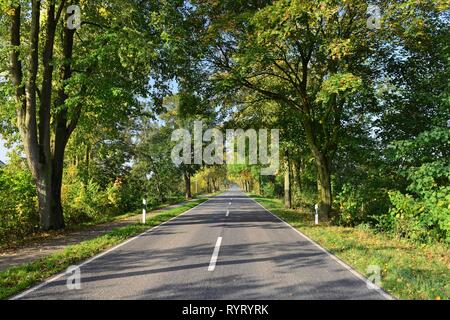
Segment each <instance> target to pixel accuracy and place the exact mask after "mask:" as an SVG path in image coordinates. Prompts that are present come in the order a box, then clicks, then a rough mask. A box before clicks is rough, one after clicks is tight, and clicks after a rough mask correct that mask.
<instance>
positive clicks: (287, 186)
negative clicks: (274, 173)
mask: <svg viewBox="0 0 450 320" xmlns="http://www.w3.org/2000/svg"><path fill="white" fill-rule="evenodd" d="M291 198H292V193H291V168H290V165H289V158H287V159H286V161H285V170H284V207H285V208H288V209H290V208H292V199H291Z"/></svg>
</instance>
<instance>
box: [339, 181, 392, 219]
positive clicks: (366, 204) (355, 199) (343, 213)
mask: <svg viewBox="0 0 450 320" xmlns="http://www.w3.org/2000/svg"><path fill="white" fill-rule="evenodd" d="M388 202H389V199H388V196H387V193H386V192H385V191H384V190H383V189H380V188H379V187H378V185H376V184H371V183H370V182H368V183H367V184H365V185H361V186H358V185H356V186H355V185H353V184H350V183H346V184H344V185H343V186H342V190H341V191H340V192H339V193H338V194H336V196H335V203H336V204H337V206H338V210H339V212H340V214H339V215H337V216H336V217H335V218H334V221H333V222H334V223H336V224H339V225H343V226H351V227H354V226H356V225H359V224H361V223H369V224H375V223H374V222H375V221H376V219H377V217H379V216H380V215H382V214H385V213H386V212H387V211H388V209H389V205H388Z"/></svg>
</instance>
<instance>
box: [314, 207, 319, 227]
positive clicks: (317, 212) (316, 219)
mask: <svg viewBox="0 0 450 320" xmlns="http://www.w3.org/2000/svg"><path fill="white" fill-rule="evenodd" d="M314 209H316V214H315V215H314V223H315V224H319V205H318V204H317V203H316V205H315V206H314Z"/></svg>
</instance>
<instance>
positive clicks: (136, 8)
mask: <svg viewBox="0 0 450 320" xmlns="http://www.w3.org/2000/svg"><path fill="white" fill-rule="evenodd" d="M0 3H1V15H0V30H1V36H0V43H1V44H2V46H1V51H0V91H1V94H0V104H1V111H0V112H1V113H0V116H1V118H0V119H1V122H0V123H1V130H2V131H1V132H2V134H3V136H5V137H7V138H8V140H9V141H10V142H16V143H18V144H19V145H20V148H22V150H23V152H24V154H25V156H26V160H27V163H28V167H29V168H30V172H31V176H32V179H31V181H33V182H34V183H35V186H36V197H37V202H38V204H39V206H38V207H39V216H40V225H41V227H42V228H43V229H58V228H61V227H63V226H64V219H63V218H64V215H63V210H62V208H63V206H62V203H61V199H62V192H64V188H62V186H63V185H64V179H65V177H66V176H67V174H68V173H69V172H67V171H68V170H69V169H70V168H71V167H73V166H74V167H76V168H77V171H76V174H75V176H76V177H77V178H79V179H80V180H81V181H82V183H83V185H84V186H86V185H88V183H89V181H91V180H92V179H97V181H96V183H98V184H99V186H100V187H101V188H103V190H106V188H107V186H108V184H111V183H112V185H113V186H114V184H115V185H116V187H117V186H118V185H121V186H122V187H123V189H126V190H129V193H128V194H127V195H123V196H122V199H128V200H127V201H129V202H130V203H134V202H136V201H135V199H134V198H133V195H139V196H141V195H142V193H143V192H144V190H143V189H144V186H148V184H149V183H150V184H151V190H152V191H151V194H154V195H156V196H155V197H156V198H157V201H158V202H162V201H165V200H166V199H167V198H168V197H169V196H170V195H172V194H176V193H177V192H179V191H180V190H181V189H182V190H184V193H185V196H186V197H190V196H191V194H192V191H191V186H192V185H193V184H195V183H197V185H198V181H197V180H196V179H203V182H204V183H205V184H206V188H207V189H208V190H209V191H213V190H214V189H217V188H218V185H219V184H223V183H224V181H225V180H226V175H227V174H228V177H229V178H232V179H235V180H236V181H239V182H240V183H241V185H242V186H243V188H244V189H246V190H247V191H252V190H258V191H259V192H261V193H266V194H270V195H279V196H281V195H284V197H285V200H286V205H287V206H289V207H290V206H299V205H305V204H307V205H311V204H313V203H316V202H317V203H319V209H320V216H321V217H322V218H323V219H326V220H332V221H335V222H336V223H342V224H348V225H356V224H359V223H370V224H372V225H374V226H377V227H378V228H379V229H380V230H393V231H395V232H397V233H398V234H401V235H405V236H408V237H411V238H416V239H421V240H426V239H431V238H433V239H447V240H448V239H449V238H448V237H449V229H450V226H449V221H450V220H449V219H450V214H449V210H450V208H449V202H450V199H449V174H450V173H449V171H450V170H449V167H448V158H449V144H448V141H449V139H448V136H449V128H448V127H447V120H448V110H449V108H448V107H449V97H448V92H449V90H448V78H449V77H448V75H449V74H448V73H449V68H448V62H449V60H448V45H447V43H449V41H448V40H449V32H448V21H449V16H448V13H449V11H448V9H449V7H448V3H447V1H444V0H439V1H431V0H402V1H395V2H392V1H384V0H380V1H374V2H371V3H369V2H368V1H365V0H355V1H338V0H320V1H317V0H306V1H305V0H302V1H300V0H278V1H268V0H250V1H245V2H242V1H234V0H223V1H213V0H191V1H178V0H165V1H138V0H135V1H126V2H124V1H118V0H117V1H108V2H107V3H105V2H104V1H89V2H82V3H75V2H72V1H66V0H60V1H56V0H51V1H50V0H49V1H38V0H34V1H17V0H14V1H13V0H5V1H2V2H0ZM73 4H77V5H79V6H80V9H81V12H82V20H81V21H82V22H81V28H79V29H71V28H69V26H68V24H67V20H68V19H69V18H70V13H67V10H66V9H67V7H68V6H69V5H73ZM374 4H376V5H378V7H379V8H380V9H381V17H377V16H376V17H373V16H372V17H371V16H370V13H369V14H368V7H369V5H374ZM378 18H380V21H376V22H377V23H375V24H373V23H372V22H373V21H372V20H373V19H378ZM368 19H369V22H370V23H368ZM378 22H379V24H378ZM374 25H375V26H376V27H375V28H374ZM378 25H379V28H378ZM174 87H175V88H176V90H173V89H174ZM171 89H172V90H171ZM171 91H175V92H176V95H175V96H174V95H171V94H170V92H171ZM200 119H201V120H203V122H204V125H205V127H208V128H210V127H215V126H221V127H223V128H234V127H239V128H253V129H258V128H279V129H281V135H280V141H281V146H280V147H281V152H280V154H281V156H282V159H281V160H282V168H281V170H280V171H279V172H278V174H277V176H275V177H263V178H261V177H260V175H259V170H260V168H259V167H257V166H256V167H252V166H245V165H244V166H229V167H228V168H225V167H223V166H214V167H208V168H203V169H202V168H201V166H199V165H181V166H174V165H173V163H171V161H170V151H171V146H173V144H172V142H171V141H170V135H171V132H172V131H173V130H175V129H177V128H186V129H188V130H189V129H192V125H193V122H194V121H195V120H200ZM199 170H202V171H199ZM64 171H66V173H64ZM70 172H72V171H70ZM180 177H181V179H182V181H181V183H182V184H183V187H182V188H181V189H180V188H179V185H178V184H177V183H174V181H177V182H178V181H179V180H178V179H180ZM199 177H203V178H199ZM203 182H201V183H200V184H203ZM94 189H95V188H94ZM124 201H125V200H124Z"/></svg>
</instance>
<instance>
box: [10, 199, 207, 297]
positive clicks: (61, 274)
mask: <svg viewBox="0 0 450 320" xmlns="http://www.w3.org/2000/svg"><path fill="white" fill-rule="evenodd" d="M215 197H216V196H214V197H211V198H209V199H208V200H206V201H203V202H202V203H199V204H198V205H196V206H195V207H192V208H190V209H189V210H186V211H185V212H183V213H181V214H179V215H177V216H175V217H173V218H171V219H169V220H167V221H164V222H163V223H161V224H158V225H157V226H154V227H152V228H150V229H148V230H146V231H144V232H143V233H141V234H139V235H137V236H134V237H133V238H131V239H128V240H126V241H124V242H122V243H120V244H118V245H116V246H115V247H112V248H111V249H108V250H106V251H103V252H102V253H99V254H98V255H96V256H93V257H92V258H89V259H88V260H86V261H84V262H83V263H81V264H79V265H77V267H79V268H81V267H83V266H84V265H86V264H88V263H91V262H92V261H94V260H97V259H98V258H101V257H103V256H105V255H107V254H108V253H110V252H112V251H114V250H117V249H119V248H120V247H122V246H124V245H126V244H128V243H130V242H131V241H134V240H136V239H138V238H140V237H142V236H143V235H145V234H147V233H149V232H151V231H153V230H155V229H157V228H158V227H160V226H162V225H164V224H167V223H169V222H170V221H172V220H175V219H177V218H179V217H181V216H182V215H184V214H186V213H188V212H190V211H192V210H194V209H197V208H198V207H200V206H201V205H203V204H205V203H207V202H209V201H211V200H212V199H214V198H215ZM64 275H66V271H65V270H64V271H62V272H60V273H59V274H57V275H56V276H54V277H53V278H50V279H48V280H46V281H44V282H42V283H40V284H38V285H36V286H34V287H31V288H30V289H28V290H26V291H24V292H22V293H20V294H18V295H15V296H13V297H11V298H10V299H9V300H18V299H21V298H23V297H25V296H26V295H28V294H30V293H32V292H34V291H36V290H39V289H41V288H42V287H44V286H46V285H48V284H49V283H51V282H54V281H56V280H58V279H59V278H61V277H63V276H64Z"/></svg>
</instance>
